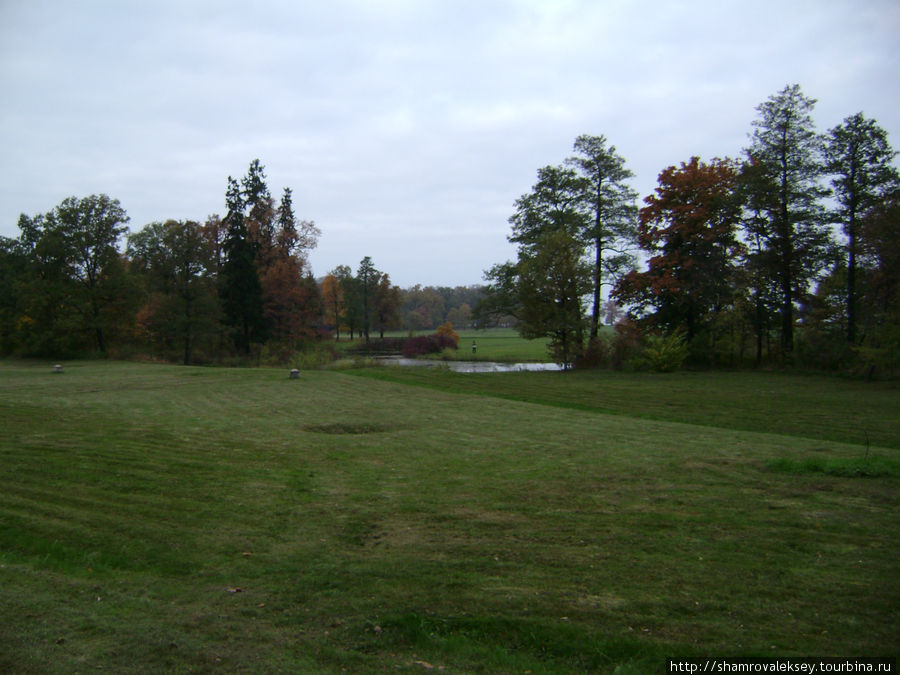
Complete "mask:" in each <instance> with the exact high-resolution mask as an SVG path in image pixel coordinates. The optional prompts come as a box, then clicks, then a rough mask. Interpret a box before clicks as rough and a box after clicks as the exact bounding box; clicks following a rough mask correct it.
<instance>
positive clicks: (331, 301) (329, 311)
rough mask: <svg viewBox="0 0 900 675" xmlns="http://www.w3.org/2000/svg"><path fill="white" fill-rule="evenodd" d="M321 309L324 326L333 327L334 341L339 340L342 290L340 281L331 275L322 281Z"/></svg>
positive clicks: (342, 314) (342, 309)
mask: <svg viewBox="0 0 900 675" xmlns="http://www.w3.org/2000/svg"><path fill="white" fill-rule="evenodd" d="M321 294H322V307H323V310H324V314H325V324H326V325H330V326H334V330H335V339H336V340H338V341H340V339H341V323H342V322H343V320H344V290H343V288H342V287H341V282H340V280H339V279H338V278H337V277H336V276H335V275H334V274H333V273H332V274H329V275H328V276H326V277H325V278H324V279H323V280H322V291H321Z"/></svg>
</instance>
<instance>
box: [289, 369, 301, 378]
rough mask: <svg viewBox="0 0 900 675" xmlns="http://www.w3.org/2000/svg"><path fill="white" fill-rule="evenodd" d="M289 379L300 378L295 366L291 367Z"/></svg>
mask: <svg viewBox="0 0 900 675" xmlns="http://www.w3.org/2000/svg"><path fill="white" fill-rule="evenodd" d="M291 379H292V380H299V379H300V371H299V370H297V369H296V368H291Z"/></svg>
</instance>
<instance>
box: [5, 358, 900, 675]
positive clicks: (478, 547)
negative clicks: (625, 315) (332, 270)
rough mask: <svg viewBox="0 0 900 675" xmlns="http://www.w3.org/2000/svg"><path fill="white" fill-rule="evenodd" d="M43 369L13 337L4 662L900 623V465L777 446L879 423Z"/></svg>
mask: <svg viewBox="0 0 900 675" xmlns="http://www.w3.org/2000/svg"><path fill="white" fill-rule="evenodd" d="M48 370H49V369H48V368H47V367H45V366H29V365H23V364H20V363H0V421H2V423H0V479H2V485H3V486H4V489H3V491H2V492H0V616H4V617H15V620H13V621H10V620H4V621H0V670H3V669H19V670H33V671H50V672H52V671H58V672H70V671H72V670H89V669H94V668H96V667H99V666H104V667H106V668H108V669H114V670H117V671H128V670H134V671H148V670H159V669H175V670H189V669H200V670H206V669H219V668H222V669H230V670H235V669H247V670H279V669H282V670H294V671H297V670H301V671H302V670H329V671H340V670H341V668H348V669H350V670H351V671H360V670H363V671H365V670H379V669H395V668H398V667H399V668H400V669H409V670H413V671H420V672H421V670H422V669H423V667H424V666H423V665H422V664H423V663H427V664H432V665H435V666H446V667H448V668H450V669H452V670H453V671H460V670H462V671H479V670H487V671H492V672H494V671H498V670H505V671H524V670H531V671H533V672H536V673H537V672H550V671H559V670H576V669H595V668H603V669H610V670H611V669H612V667H613V666H614V665H615V664H617V663H629V664H631V667H632V668H633V669H634V670H636V671H640V670H642V669H644V668H651V667H658V666H659V665H660V664H661V662H662V658H663V656H664V655H675V654H687V655H690V654H698V653H703V652H705V653H723V652H727V653H731V654H734V653H765V654H786V653H800V654H837V655H851V654H874V653H878V654H890V653H893V652H895V651H896V648H897V643H896V626H897V623H898V621H897V620H898V611H897V607H900V592H898V590H897V586H896V583H895V582H896V579H897V578H898V572H900V566H898V563H897V544H896V542H897V541H898V535H900V523H898V521H897V518H896V512H897V507H898V497H897V494H898V491H897V488H898V483H900V481H898V479H896V478H892V477H888V478H872V479H854V478H838V477H832V476H824V475H820V474H802V473H801V474H799V475H787V474H783V473H778V472H773V471H768V470H766V468H765V465H766V462H767V461H768V460H771V459H774V458H784V457H804V456H818V457H847V456H855V455H858V454H859V451H860V446H854V445H844V444H841V443H839V442H835V441H834V440H829V439H827V438H826V439H821V438H820V439H816V440H807V439H806V438H803V436H810V435H811V434H808V433H797V434H796V435H783V434H793V431H792V430H791V429H788V430H786V431H783V433H782V434H774V433H768V434H764V433H753V432H747V431H739V430H731V429H725V428H716V427H713V426H692V425H688V424H679V423H674V422H670V421H665V420H662V421H661V420H654V419H647V417H649V416H653V414H654V412H653V411H654V410H655V409H656V408H654V406H655V405H658V403H653V401H655V400H656V397H657V393H655V392H656V391H657V389H654V388H653V387H652V386H650V384H649V383H646V382H645V383H644V384H645V385H646V386H645V387H641V386H638V387H637V389H635V390H634V393H632V395H631V397H632V403H631V406H632V408H633V409H634V410H635V411H637V410H638V408H639V411H640V413H641V414H642V415H645V417H644V418H636V417H630V416H628V415H626V414H622V413H623V411H622V410H617V414H616V415H606V414H599V413H597V412H594V411H590V410H580V409H575V408H572V407H568V408H567V407H560V405H554V406H547V405H537V404H535V403H528V402H522V401H513V400H505V399H501V398H486V397H484V396H480V395H479V396H475V395H468V394H461V393H455V392H457V391H459V390H460V389H461V388H463V387H462V385H454V387H453V388H452V389H453V391H449V392H446V391H438V390H434V389H426V388H421V387H414V388H413V387H409V386H408V385H406V384H402V383H396V382H385V381H375V380H365V379H360V378H358V377H352V376H349V375H346V374H337V373H327V372H310V373H306V372H305V373H303V375H302V377H301V379H300V380H299V381H291V380H289V379H288V378H287V377H286V373H283V372H280V371H266V370H216V369H197V368H178V367H168V366H147V365H136V364H117V363H112V364H95V363H83V364H73V365H72V366H69V367H67V372H66V373H65V374H63V375H53V374H50V373H49V372H48ZM545 375H553V374H545ZM467 377H472V376H467ZM492 377H498V376H492ZM626 380H627V378H624V379H623V381H622V382H621V383H620V386H621V387H622V388H624V387H625V386H626ZM474 381H475V380H473V382H474ZM551 381H553V380H546V379H545V380H544V382H545V383H546V382H551ZM558 381H559V380H555V382H558ZM497 382H499V380H498V381H497ZM513 382H514V381H513ZM521 382H522V383H523V386H522V389H523V391H524V390H532V389H534V390H539V389H541V387H540V385H539V384H531V382H532V380H531V379H528V378H523V379H522V380H521ZM526 382H528V383H529V384H527V385H525V383H526ZM571 382H576V383H577V381H576V380H572V381H571ZM672 382H673V381H670V384H671V383H672ZM762 382H763V381H762V380H760V381H756V380H754V381H753V387H754V388H757V389H758V387H759V386H761V383H762ZM771 382H772V383H774V382H776V380H775V379H774V378H773V379H772V380H771ZM488 383H490V384H488ZM442 386H443V385H442ZM466 386H469V385H466ZM480 386H483V387H494V386H496V387H500V386H501V385H500V384H497V383H496V382H494V381H492V380H491V381H488V380H485V381H483V382H482V384H481V385H480ZM567 386H568V385H567ZM579 386H587V384H584V385H579ZM636 386H637V385H636ZM711 386H712V385H711V384H707V385H705V387H704V388H710V387H711ZM770 386H772V387H777V386H780V385H776V384H771V385H770ZM543 389H544V393H543V396H544V397H545V398H554V397H563V398H565V397H564V396H563V389H561V388H559V387H557V386H552V387H548V386H547V385H546V384H545V385H544V387H543ZM554 391H555V392H556V393H555V394H554V393H553V392H554ZM501 393H502V392H501ZM507 394H508V392H507ZM507 394H504V395H507ZM523 395H524V394H523ZM798 395H799V392H798ZM860 395H861V394H859V392H856V393H853V392H845V394H844V395H843V396H842V399H843V400H844V404H845V405H847V406H850V405H852V401H853V400H855V399H856V398H858V397H859V396H860ZM617 396H620V397H624V398H623V400H624V399H626V398H627V394H626V393H621V392H620V393H619V394H617ZM724 396H725V394H720V397H724ZM610 398H611V397H610ZM826 398H827V397H826ZM790 400H791V399H790V397H788V398H786V399H785V402H784V405H789V404H790ZM891 400H892V401H894V402H896V398H892V399H889V400H888V402H887V403H885V404H884V405H887V406H890V405H891V403H890V401H891ZM556 403H560V401H556ZM561 403H562V404H564V405H574V402H573V401H568V400H564V401H562V402H561ZM807 404H808V401H806V400H805V399H802V400H800V401H799V402H795V405H796V408H797V410H798V414H799V412H800V411H802V406H805V405H807ZM623 405H624V403H623ZM893 405H894V412H896V403H894V404H893ZM827 406H828V408H829V409H832V408H834V409H838V408H840V407H841V406H840V405H838V403H836V402H835V403H828V404H827ZM626 412H627V411H626ZM884 412H885V408H884V407H877V406H876V407H874V408H870V409H869V412H868V416H864V418H863V419H861V420H857V422H859V423H860V424H863V425H864V426H865V427H866V428H872V429H876V428H881V427H882V426H884V424H883V420H882V419H881V418H882V416H883V414H884ZM863 414H864V415H865V411H863ZM661 416H662V417H663V418H665V415H661ZM736 419H737V426H745V425H746V424H747V423H748V422H747V419H745V418H744V417H743V416H742V415H738V414H736ZM892 419H896V415H894V416H893V417H892ZM725 422H726V420H720V421H719V424H720V425H721V426H727V424H726V423H725ZM764 428H769V427H764ZM854 428H855V427H854ZM892 428H893V429H894V430H896V427H891V426H890V424H888V425H887V427H886V433H891V429H892ZM829 435H830V436H837V437H843V436H852V435H853V434H852V433H850V432H849V431H834V432H833V433H831V432H830V433H829ZM894 441H896V436H895V437H894ZM873 444H874V445H873V448H872V450H873V453H879V454H886V453H893V451H892V450H889V449H887V448H885V447H877V445H878V443H875V441H873ZM882 445H885V446H886V445H893V446H894V447H896V443H893V444H891V443H887V442H883V443H882ZM237 589H240V591H238V590H237ZM229 590H230V591H232V592H229Z"/></svg>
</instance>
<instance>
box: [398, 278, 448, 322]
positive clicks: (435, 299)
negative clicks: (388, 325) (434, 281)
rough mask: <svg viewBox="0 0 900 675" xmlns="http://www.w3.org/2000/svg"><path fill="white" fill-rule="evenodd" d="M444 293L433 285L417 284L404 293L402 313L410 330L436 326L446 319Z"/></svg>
mask: <svg viewBox="0 0 900 675" xmlns="http://www.w3.org/2000/svg"><path fill="white" fill-rule="evenodd" d="M445 309H446V306H445V300H444V295H443V294H442V293H441V292H440V290H439V289H436V288H434V287H432V286H425V287H423V286H421V285H419V284H416V285H415V286H413V287H412V288H408V289H406V291H405V292H403V293H402V304H401V315H402V317H403V325H404V326H405V327H406V328H408V329H409V330H425V329H427V328H436V327H437V326H439V325H440V324H441V323H443V321H444V313H445Z"/></svg>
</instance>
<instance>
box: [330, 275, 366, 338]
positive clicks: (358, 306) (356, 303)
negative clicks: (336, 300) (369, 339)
mask: <svg viewBox="0 0 900 675" xmlns="http://www.w3.org/2000/svg"><path fill="white" fill-rule="evenodd" d="M331 273H332V274H333V275H334V276H335V278H336V279H337V280H338V282H339V283H340V286H341V295H343V297H344V308H343V313H342V315H341V316H342V321H343V323H344V324H345V325H346V326H347V330H348V331H349V332H350V339H351V340H352V339H353V336H354V334H355V333H359V335H362V325H363V307H362V292H361V290H360V287H359V281H358V280H357V278H356V277H355V276H354V274H353V270H351V269H350V267H349V266H348V265H338V266H337V267H335V268H334V270H332V272H331Z"/></svg>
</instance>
